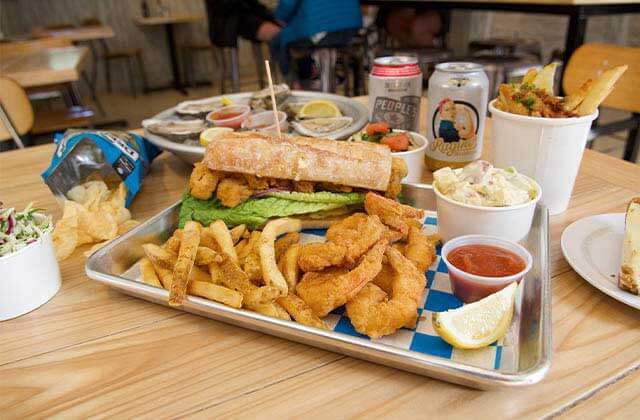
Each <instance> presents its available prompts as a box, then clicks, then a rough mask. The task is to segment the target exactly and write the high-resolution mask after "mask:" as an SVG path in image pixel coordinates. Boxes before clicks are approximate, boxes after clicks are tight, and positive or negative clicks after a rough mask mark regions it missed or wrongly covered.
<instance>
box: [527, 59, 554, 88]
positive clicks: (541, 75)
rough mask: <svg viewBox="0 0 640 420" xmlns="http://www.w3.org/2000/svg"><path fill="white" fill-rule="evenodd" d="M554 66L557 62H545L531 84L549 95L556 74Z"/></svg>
mask: <svg viewBox="0 0 640 420" xmlns="http://www.w3.org/2000/svg"><path fill="white" fill-rule="evenodd" d="M556 67H558V63H555V62H554V63H550V64H547V65H546V66H544V67H543V68H542V70H540V71H539V72H538V74H536V77H535V78H534V79H533V85H534V86H535V87H537V88H538V89H542V90H544V91H545V92H547V93H548V94H549V95H553V81H554V77H555V75H556Z"/></svg>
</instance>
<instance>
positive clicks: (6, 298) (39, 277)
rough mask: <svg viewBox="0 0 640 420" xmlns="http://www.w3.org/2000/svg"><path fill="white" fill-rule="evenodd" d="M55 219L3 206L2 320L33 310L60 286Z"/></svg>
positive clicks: (0, 246) (0, 251)
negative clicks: (54, 231)
mask: <svg viewBox="0 0 640 420" xmlns="http://www.w3.org/2000/svg"><path fill="white" fill-rule="evenodd" d="M52 231H53V223H52V222H51V218H50V217H49V216H46V215H44V214H42V213H39V212H37V211H36V210H35V209H33V208H31V206H30V205H29V206H27V208H26V209H25V210H24V211H22V212H16V211H15V210H14V209H11V208H0V321H4V320H7V319H12V318H15V317H18V316H20V315H23V314H26V313H27V312H31V311H33V310H34V309H36V308H38V307H40V306H42V305H43V304H45V303H46V302H48V301H49V300H50V299H51V298H52V297H53V296H55V294H56V293H57V292H58V290H59V289H60V284H61V281H60V269H59V268H58V262H57V261H56V256H55V251H54V248H53V240H52Z"/></svg>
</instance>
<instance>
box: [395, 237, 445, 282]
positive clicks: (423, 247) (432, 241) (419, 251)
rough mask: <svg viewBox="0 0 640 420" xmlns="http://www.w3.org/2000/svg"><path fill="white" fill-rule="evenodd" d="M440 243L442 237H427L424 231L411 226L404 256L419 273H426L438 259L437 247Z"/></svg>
mask: <svg viewBox="0 0 640 420" xmlns="http://www.w3.org/2000/svg"><path fill="white" fill-rule="evenodd" d="M439 242H440V235H437V234H435V235H425V234H424V233H423V232H422V229H420V228H417V227H415V226H411V227H410V228H409V235H408V237H407V245H406V246H405V248H404V252H403V255H404V256H405V257H407V259H408V260H409V261H411V262H412V263H413V264H414V265H415V266H416V268H417V269H418V271H420V272H421V273H424V272H425V271H427V269H428V268H429V266H430V265H431V264H433V262H434V261H435V259H436V245H437V244H438V243H439Z"/></svg>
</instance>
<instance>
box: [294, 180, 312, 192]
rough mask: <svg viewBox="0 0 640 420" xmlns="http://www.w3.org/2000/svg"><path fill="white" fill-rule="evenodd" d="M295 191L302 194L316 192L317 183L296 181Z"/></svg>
mask: <svg viewBox="0 0 640 420" xmlns="http://www.w3.org/2000/svg"><path fill="white" fill-rule="evenodd" d="M293 190H294V191H297V192H301V193H312V192H315V190H316V183H315V182H311V181H294V182H293Z"/></svg>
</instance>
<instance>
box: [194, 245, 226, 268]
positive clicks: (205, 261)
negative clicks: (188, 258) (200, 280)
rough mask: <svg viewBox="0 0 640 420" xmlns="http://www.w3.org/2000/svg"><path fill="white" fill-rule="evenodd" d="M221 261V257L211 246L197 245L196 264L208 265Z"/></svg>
mask: <svg viewBox="0 0 640 420" xmlns="http://www.w3.org/2000/svg"><path fill="white" fill-rule="evenodd" d="M221 261H222V257H221V256H220V254H218V253H217V252H216V251H214V250H212V249H211V248H207V247H204V246H199V247H198V250H197V252H196V265H207V266H208V265H209V264H214V263H219V262H221Z"/></svg>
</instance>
